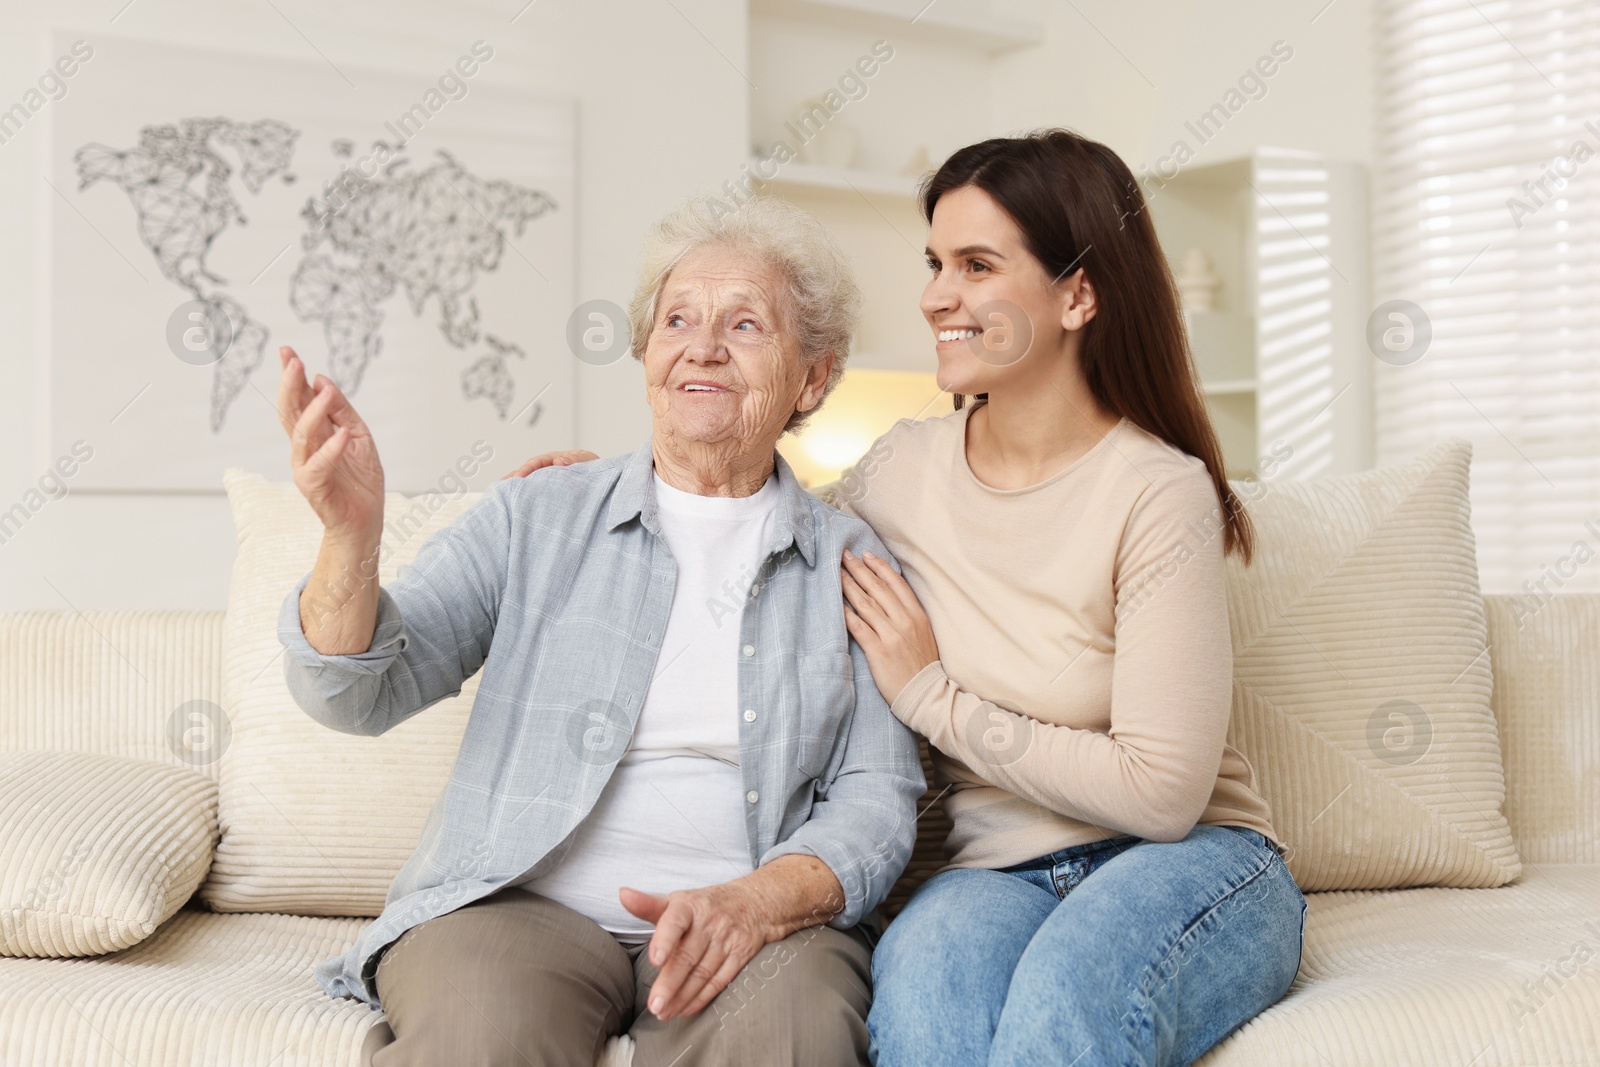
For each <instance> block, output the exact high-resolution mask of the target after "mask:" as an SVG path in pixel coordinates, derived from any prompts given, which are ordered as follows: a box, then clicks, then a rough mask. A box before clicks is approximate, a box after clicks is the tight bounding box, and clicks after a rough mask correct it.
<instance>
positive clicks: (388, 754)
mask: <svg viewBox="0 0 1600 1067" xmlns="http://www.w3.org/2000/svg"><path fill="white" fill-rule="evenodd" d="M223 484H224V486H225V487H226V489H227V491H228V500H229V503H230V504H231V505H232V507H233V518H234V525H235V528H236V531H237V535H238V539H239V548H238V555H237V556H236V558H235V562H234V567H233V577H232V580H231V582H230V584H229V587H228V611H227V616H226V618H225V620H224V624H223V633H224V637H223V647H224V653H223V662H222V671H223V674H222V700H223V708H224V710H225V712H226V714H227V716H228V720H229V725H230V727H231V730H232V739H231V742H230V744H229V745H228V748H227V750H226V751H225V752H224V753H223V754H222V757H221V760H222V769H221V790H220V794H219V800H218V802H219V810H220V815H221V825H222V840H221V842H220V843H219V844H218V846H217V856H216V860H215V863H214V865H213V869H212V872H211V877H210V878H209V879H208V880H207V881H206V884H205V886H204V888H203V889H202V890H201V899H202V900H203V901H204V902H205V903H206V904H207V906H209V907H210V908H212V909H213V910H214V911H224V912H239V911H277V912H288V913H292V914H297V915H377V914H379V913H380V912H381V911H383V904H384V897H385V896H386V894H387V893H388V891H389V883H390V882H392V881H393V880H394V876H395V875H396V874H397V873H398V872H399V870H400V868H401V866H403V865H404V864H405V861H406V859H407V858H408V857H409V856H410V855H411V852H412V851H413V850H414V849H415V848H416V845H417V841H418V839H419V838H420V836H421V833H422V824H423V822H424V820H425V819H426V818H427V815H428V811H429V809H430V808H431V807H432V806H433V802H434V800H435V799H436V798H437V797H438V795H439V793H440V792H441V791H442V790H443V789H444V786H445V783H446V782H447V781H448V779H449V776H450V768H451V766H452V764H453V763H454V762H455V756H456V750H457V749H458V748H460V745H461V736H462V733H463V732H464V731H465V730H466V725H467V717H468V715H469V714H470V713H471V710H472V700H473V697H474V696H475V695H476V693H477V690H478V679H477V677H473V678H471V679H469V680H468V681H467V684H466V685H465V686H464V687H463V689H462V691H461V692H460V693H459V694H458V695H456V696H454V697H449V698H447V699H445V700H442V701H440V702H439V703H438V704H436V705H434V706H433V707H431V708H428V709H427V710H426V711H424V712H422V713H421V714H419V715H417V716H415V717H413V718H412V719H410V720H408V721H407V722H404V723H402V724H400V725H399V726H397V727H395V728H394V729H393V730H390V731H389V732H388V733H386V734H384V735H383V736H382V737H360V736H356V735H353V734H343V733H338V732H336V731H333V730H330V729H328V728H327V727H325V726H322V725H320V724H319V723H317V722H315V721H313V720H312V719H311V718H310V716H308V715H306V713H305V712H304V711H302V710H301V709H300V707H299V705H297V704H296V703H295V701H294V698H293V697H292V696H290V694H289V689H288V686H287V684H286V683H285V682H284V677H283V662H282V656H283V654H284V649H283V646H282V644H280V643H279V641H278V635H277V623H278V611H279V608H280V607H281V605H282V604H283V599H284V597H285V596H287V595H288V593H289V591H290V590H291V589H292V588H293V587H294V585H295V583H296V582H297V581H299V580H300V578H301V576H303V575H304V574H305V573H306V572H307V571H309V570H310V569H311V568H312V565H313V564H314V563H315V562H316V556H317V548H318V546H319V545H320V544H321V542H322V524H321V522H320V521H319V520H318V519H317V516H316V513H315V512H314V511H312V510H311V505H310V504H308V503H307V502H306V500H305V498H304V497H303V496H301V495H300V493H299V491H298V490H297V489H296V488H295V487H294V485H293V483H291V482H272V481H268V480H267V479H265V478H263V477H261V476H260V475H258V474H253V473H250V472H248V471H244V470H241V469H237V468H231V469H229V470H228V471H227V472H225V474H224V478H223ZM482 495H483V494H482V493H481V492H469V493H463V494H460V495H458V496H456V497H453V498H452V497H449V496H446V495H445V494H443V493H428V494H423V495H422V496H418V497H406V496H402V495H401V494H399V493H389V494H388V495H387V498H386V500H385V504H384V507H385V510H384V518H385V523H386V525H385V528H384V535H383V544H382V551H381V553H380V555H379V561H378V580H379V582H380V583H383V582H393V581H394V580H395V579H396V578H397V577H398V575H399V569H400V567H402V566H404V565H406V564H408V563H410V562H411V560H413V559H414V558H415V557H416V554H417V550H418V549H419V548H421V547H422V544H423V542H425V541H427V539H428V538H429V537H431V536H432V535H433V534H434V533H435V532H436V531H438V530H440V529H442V528H443V527H445V526H448V525H449V524H450V523H451V522H453V521H454V520H455V519H456V517H457V516H459V515H460V514H461V512H463V511H464V510H466V509H467V508H468V507H470V506H471V505H472V503H473V502H474V501H476V500H477V499H478V498H479V497H481V496H482Z"/></svg>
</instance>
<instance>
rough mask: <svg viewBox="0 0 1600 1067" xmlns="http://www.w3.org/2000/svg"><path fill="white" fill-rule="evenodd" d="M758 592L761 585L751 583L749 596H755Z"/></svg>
mask: <svg viewBox="0 0 1600 1067" xmlns="http://www.w3.org/2000/svg"><path fill="white" fill-rule="evenodd" d="M759 592H761V586H759V585H752V586H751V587H750V595H751V596H755V595H756V594H757V593H759Z"/></svg>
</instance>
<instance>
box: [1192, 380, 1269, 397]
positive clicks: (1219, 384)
mask: <svg viewBox="0 0 1600 1067" xmlns="http://www.w3.org/2000/svg"><path fill="white" fill-rule="evenodd" d="M1200 389H1201V391H1202V392H1203V393H1205V394H1206V395H1207V396H1236V395H1239V394H1242V393H1253V392H1255V391H1256V380H1255V379H1254V378H1225V379H1222V380H1219V381H1214V382H1202V383H1201V384H1200Z"/></svg>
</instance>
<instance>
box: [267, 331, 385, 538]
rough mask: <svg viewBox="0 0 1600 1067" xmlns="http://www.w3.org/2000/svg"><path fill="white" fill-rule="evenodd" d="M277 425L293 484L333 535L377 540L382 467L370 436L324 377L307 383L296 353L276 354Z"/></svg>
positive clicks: (285, 349) (284, 348)
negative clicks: (278, 373) (278, 365)
mask: <svg viewBox="0 0 1600 1067" xmlns="http://www.w3.org/2000/svg"><path fill="white" fill-rule="evenodd" d="M278 358H279V360H280V361H281V362H282V365H283V375H282V377H281V378H280V379H279V382H278V421H279V423H280V424H281V425H282V426H283V429H284V432H285V433H287V434H288V435H289V461H290V463H291V465H292V466H293V468H294V484H295V486H296V487H297V488H298V489H299V490H300V492H301V493H302V494H303V495H304V496H305V498H306V500H308V501H310V503H311V508H312V510H313V511H315V512H316V513H317V517H318V518H320V519H321V520H322V525H323V528H324V529H325V530H326V531H327V533H328V534H329V535H332V536H335V537H339V538H348V539H349V540H350V541H351V542H352V543H363V542H365V541H369V540H372V539H375V538H376V537H377V535H378V533H379V531H381V529H382V527H383V464H382V463H380V462H379V461H378V448H377V445H375V444H374V443H373V440H372V432H371V431H370V430H368V429H367V424H366V423H365V422H363V421H361V416H360V415H357V414H356V409H355V408H354V407H352V406H351V404H350V401H349V400H348V399H346V398H345V395H344V393H343V392H342V391H341V390H340V389H339V387H338V386H337V385H335V384H334V382H333V380H332V379H331V378H329V377H327V376H326V375H323V374H319V375H317V378H316V382H315V384H310V383H308V382H307V381H306V374H305V365H304V364H303V363H301V362H300V357H299V356H297V355H295V352H294V349H292V348H290V347H288V346H287V345H284V346H282V347H280V348H279V349H278Z"/></svg>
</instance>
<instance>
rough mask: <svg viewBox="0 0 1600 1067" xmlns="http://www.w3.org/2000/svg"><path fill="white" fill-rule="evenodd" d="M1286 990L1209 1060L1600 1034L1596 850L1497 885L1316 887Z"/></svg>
mask: <svg viewBox="0 0 1600 1067" xmlns="http://www.w3.org/2000/svg"><path fill="white" fill-rule="evenodd" d="M1307 900H1308V901H1309V903H1310V911H1309V916H1308V918H1307V922H1306V948H1305V954H1304V956H1303V957H1302V960H1301V965H1300V974H1299V976H1298V977H1297V978H1296V979H1295V983H1294V985H1293V986H1292V987H1291V988H1290V990H1289V992H1288V994H1287V995H1285V996H1284V998H1283V999H1282V1000H1280V1001H1279V1002H1278V1003H1277V1004H1275V1005H1273V1006H1272V1007H1271V1008H1269V1009H1267V1010H1266V1011H1264V1012H1262V1013H1261V1014H1260V1015H1258V1016H1257V1017H1256V1018H1255V1019H1253V1020H1252V1021H1251V1022H1249V1023H1247V1024H1246V1025H1245V1026H1244V1027H1243V1028H1241V1029H1240V1030H1239V1031H1237V1032H1236V1033H1235V1034H1234V1035H1233V1036H1232V1037H1230V1038H1228V1039H1227V1040H1226V1041H1224V1042H1223V1043H1222V1044H1221V1045H1219V1046H1217V1047H1216V1048H1215V1049H1213V1050H1212V1051H1211V1052H1210V1053H1209V1054H1208V1055H1207V1056H1205V1057H1204V1058H1203V1059H1201V1060H1200V1061H1198V1062H1199V1063H1200V1064H1203V1065H1204V1067H1244V1065H1256V1064H1259V1065H1262V1067H1267V1065H1271V1067H1332V1065H1341V1067H1342V1065H1344V1064H1369V1063H1386V1064H1408V1065H1412V1067H1431V1065H1435V1064H1437V1065H1438V1067H1466V1065H1468V1064H1471V1065H1472V1067H1513V1065H1514V1067H1528V1065H1532V1064H1563V1065H1578V1064H1592V1063H1594V1062H1595V1050H1596V1049H1597V1048H1600V864H1566V865H1561V864H1550V865H1538V864H1527V865H1524V867H1523V873H1522V875H1521V877H1520V878H1518V879H1517V880H1516V881H1515V882H1513V883H1511V884H1509V885H1505V886H1501V887H1499V888H1495V889H1443V888H1428V889H1404V890H1389V891H1349V892H1331V893H1311V894H1308V895H1307Z"/></svg>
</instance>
